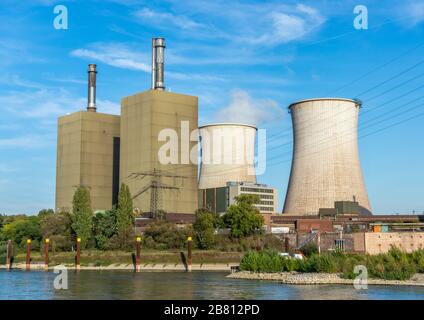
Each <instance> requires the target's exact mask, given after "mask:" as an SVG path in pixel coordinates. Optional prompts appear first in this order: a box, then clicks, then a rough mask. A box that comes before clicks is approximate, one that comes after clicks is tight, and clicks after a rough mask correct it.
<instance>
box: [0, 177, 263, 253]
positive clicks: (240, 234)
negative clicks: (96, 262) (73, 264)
mask: <svg viewBox="0 0 424 320" xmlns="http://www.w3.org/2000/svg"><path fill="white" fill-rule="evenodd" d="M235 200H236V203H235V204H233V205H231V206H229V207H228V209H227V212H226V213H225V214H224V215H222V216H219V215H218V214H215V213H213V212H211V211H209V210H207V209H199V210H197V211H196V212H195V216H196V219H195V222H194V223H193V225H185V226H182V227H181V226H177V225H175V224H173V223H171V222H168V221H167V220H166V213H165V214H164V215H161V216H162V219H156V220H153V221H151V223H149V224H148V225H147V227H146V228H145V230H144V233H143V236H142V245H143V246H144V247H147V248H152V249H180V248H182V247H184V246H185V244H186V241H187V237H188V236H192V237H193V240H194V244H195V246H196V248H198V249H216V248H222V249H224V250H225V248H228V246H231V245H233V244H238V245H241V244H242V243H243V241H245V243H246V241H248V240H246V239H248V238H249V237H256V236H260V235H261V234H262V232H263V231H262V226H263V217H262V215H261V214H260V213H259V211H258V209H257V208H256V207H255V206H254V204H255V203H256V202H257V201H258V198H257V196H254V195H240V196H238V197H236V199H235ZM135 218H136V216H135V214H134V208H133V202H132V197H131V193H130V190H129V188H128V186H127V185H126V184H122V185H121V187H120V190H119V195H118V203H117V205H116V206H114V207H113V208H112V209H111V210H106V211H98V212H95V213H94V212H93V210H92V207H91V199H90V191H89V189H88V188H86V187H84V186H79V187H77V189H76V191H75V193H74V196H73V201H72V210H71V212H57V213H56V212H54V210H52V209H43V210H41V211H40V212H39V213H38V215H33V216H26V215H15V216H6V215H0V255H1V254H2V252H3V251H4V250H3V248H2V247H4V246H5V245H6V242H7V241H8V240H12V241H13V242H14V244H15V247H16V248H17V250H24V248H25V246H26V240H27V239H31V240H32V242H31V247H32V249H33V250H41V249H42V246H43V239H46V238H48V239H50V246H51V248H52V250H53V251H70V250H72V249H73V246H74V245H75V242H76V238H77V237H78V238H81V247H82V248H83V249H85V248H88V249H98V250H132V249H133V248H134V241H135V237H136V233H137V232H136V228H135ZM219 230H221V231H222V230H226V231H227V233H225V232H224V235H223V234H222V233H223V232H220V231H219ZM243 239H245V240H243ZM255 241H256V242H257V240H255ZM252 246H253V244H243V247H252Z"/></svg>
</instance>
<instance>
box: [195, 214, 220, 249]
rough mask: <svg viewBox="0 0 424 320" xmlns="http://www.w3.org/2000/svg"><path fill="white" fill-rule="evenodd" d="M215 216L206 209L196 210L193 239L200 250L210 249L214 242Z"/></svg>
mask: <svg viewBox="0 0 424 320" xmlns="http://www.w3.org/2000/svg"><path fill="white" fill-rule="evenodd" d="M216 220H217V216H216V215H215V214H214V213H212V212H210V211H208V210H207V209H198V210H196V221H195V222H194V224H193V231H194V239H195V241H196V243H197V246H198V247H199V248H200V249H211V248H212V247H213V246H214V244H215V242H216V239H215V228H216V225H217V221H216Z"/></svg>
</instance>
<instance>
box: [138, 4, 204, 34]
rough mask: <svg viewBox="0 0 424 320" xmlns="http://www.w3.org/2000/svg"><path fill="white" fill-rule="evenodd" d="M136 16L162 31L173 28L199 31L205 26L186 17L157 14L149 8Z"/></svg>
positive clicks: (166, 13) (139, 11)
mask: <svg viewBox="0 0 424 320" xmlns="http://www.w3.org/2000/svg"><path fill="white" fill-rule="evenodd" d="M134 15H135V16H136V18H139V19H141V20H143V21H144V22H148V23H154V24H155V25H156V26H157V27H159V28H162V29H169V28H172V27H173V26H176V27H179V28H181V29H198V28H202V27H204V25H203V24H201V23H198V22H195V21H194V20H192V19H190V18H188V17H186V16H182V15H175V14H172V13H168V12H156V11H153V10H151V9H148V8H144V9H141V10H138V11H136V12H135V14H134Z"/></svg>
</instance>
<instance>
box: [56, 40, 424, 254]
mask: <svg viewBox="0 0 424 320" xmlns="http://www.w3.org/2000/svg"><path fill="white" fill-rule="evenodd" d="M164 52H165V39H163V38H154V39H153V40H152V82H151V88H150V89H149V90H147V91H144V92H140V93H135V94H133V95H130V96H128V97H124V98H122V100H121V114H120V116H117V115H109V114H104V113H101V112H98V111H97V106H96V74H97V70H96V65H94V64H90V65H89V67H88V103H87V109H86V110H84V111H78V112H75V113H72V114H68V115H65V116H62V117H60V118H59V120H58V140H57V176H56V205H55V208H56V211H70V210H71V209H72V198H73V195H74V192H75V189H76V187H77V186H80V185H82V186H86V187H87V188H88V189H89V190H90V194H91V201H92V207H93V210H94V211H101V210H108V209H111V208H112V207H113V206H114V205H116V203H117V198H118V192H119V186H120V185H121V183H125V184H127V185H128V186H129V189H130V192H131V195H132V197H133V203H134V208H135V210H136V212H137V215H138V217H139V218H138V219H137V227H139V228H143V226H145V225H146V224H148V223H149V222H150V221H154V219H156V218H158V216H159V215H160V214H162V213H166V218H167V219H168V220H169V221H172V222H175V223H178V224H188V223H192V222H193V221H194V219H195V215H194V213H195V211H196V210H197V209H199V208H206V209H208V210H210V211H212V212H215V213H217V214H223V213H225V212H226V210H227V208H228V206H230V205H231V204H233V203H234V201H235V197H236V196H239V195H241V194H255V195H257V196H258V198H259V202H258V203H256V204H255V206H256V207H257V208H258V210H259V212H260V213H261V214H262V215H263V216H264V221H265V225H264V229H265V230H266V231H267V232H271V233H274V234H276V235H277V236H279V237H283V238H285V239H287V240H286V244H287V245H288V246H291V247H292V248H300V247H302V246H303V245H304V244H306V243H309V242H311V241H316V242H317V243H318V244H319V246H320V247H322V249H323V250H336V249H342V250H345V251H351V252H368V253H372V254H374V253H379V252H385V251H387V250H388V249H389V248H390V246H391V245H397V246H400V247H402V248H404V249H405V250H407V251H411V250H414V249H418V248H423V246H424V232H423V231H424V216H415V215H414V216H412V215H411V216H408V215H402V216H400V215H399V216H398V215H373V214H372V208H371V204H370V201H369V199H368V194H367V190H366V186H365V182H364V178H363V174H362V170H361V164H360V161H359V152H358V137H357V131H358V116H359V113H360V109H361V102H360V101H359V100H351V99H344V98H318V99H306V100H302V101H298V102H295V103H293V104H291V105H290V106H289V111H290V113H291V117H292V123H293V140H294V149H293V159H292V166H291V173H290V179H289V181H288V182H287V184H288V188H287V194H286V198H285V202H284V209H283V212H282V213H280V212H278V190H277V189H276V188H273V187H272V186H268V185H266V184H264V183H259V182H258V181H257V177H256V173H255V161H254V159H255V141H256V139H257V137H256V133H257V128H256V126H255V125H254V124H244V123H216V124H207V125H203V126H200V127H199V124H198V98H197V97H195V96H190V95H185V94H179V93H171V92H169V91H166V90H165V71H164V70H165V65H164V61H165V54H164ZM182 124H184V125H185V126H187V127H188V129H189V131H190V132H194V135H195V139H192V137H193V135H192V134H190V135H189V136H188V137H186V132H185V130H183V128H182ZM166 130H171V131H173V132H176V134H177V136H178V137H180V138H181V140H182V139H183V137H185V138H187V141H188V142H187V144H186V145H185V146H184V147H183V146H180V148H177V149H175V150H174V149H172V148H171V149H170V150H171V151H170V153H171V156H174V158H176V159H177V160H178V161H177V162H164V161H162V160H163V159H160V154H161V150H162V148H163V147H164V145H166V144H167V143H169V141H168V139H167V138H166V137H167V136H165V138H164V136H163V132H165V131H166ZM182 145H183V144H182ZM197 145H200V147H201V148H200V154H198V153H197ZM198 156H200V166H199V164H198V161H197V158H198ZM193 159H196V161H192V160H193Z"/></svg>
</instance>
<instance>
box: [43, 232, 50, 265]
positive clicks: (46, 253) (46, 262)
mask: <svg viewBox="0 0 424 320" xmlns="http://www.w3.org/2000/svg"><path fill="white" fill-rule="evenodd" d="M49 243H50V239H49V238H46V239H44V271H49Z"/></svg>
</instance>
